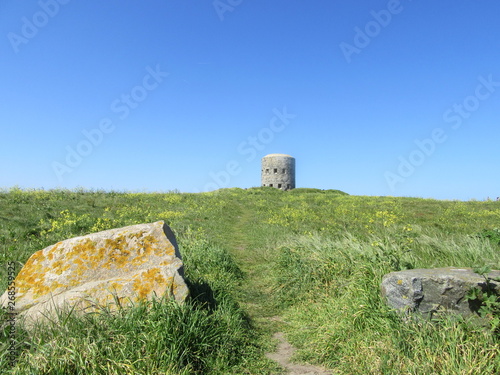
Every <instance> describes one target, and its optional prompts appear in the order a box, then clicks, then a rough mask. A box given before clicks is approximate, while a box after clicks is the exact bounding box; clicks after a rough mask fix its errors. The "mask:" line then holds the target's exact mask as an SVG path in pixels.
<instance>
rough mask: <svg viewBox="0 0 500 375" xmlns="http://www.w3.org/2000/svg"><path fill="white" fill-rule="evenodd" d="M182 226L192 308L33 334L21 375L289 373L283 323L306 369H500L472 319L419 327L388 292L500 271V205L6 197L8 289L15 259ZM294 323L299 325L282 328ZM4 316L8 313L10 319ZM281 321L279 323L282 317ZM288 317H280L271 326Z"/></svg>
mask: <svg viewBox="0 0 500 375" xmlns="http://www.w3.org/2000/svg"><path fill="white" fill-rule="evenodd" d="M157 220H164V221H166V222H167V223H168V224H169V225H170V226H171V227H172V229H173V231H174V232H175V234H176V236H177V240H178V243H179V248H180V251H181V254H182V255H183V260H184V263H185V275H186V279H187V282H188V284H189V288H190V291H191V298H190V300H189V301H188V302H186V303H185V304H183V305H178V304H175V303H173V302H172V301H169V300H165V299H163V300H161V299H160V300H156V301H150V302H145V303H141V304H137V305H135V306H133V307H131V308H127V309H123V310H121V311H119V312H118V313H113V314H112V313H110V312H107V311H105V310H104V311H103V312H102V313H101V314H94V315H86V316H83V317H80V316H75V315H69V316H68V315H64V314H67V313H65V312H64V311H62V312H61V314H62V315H61V317H62V321H63V322H65V323H64V324H48V325H45V326H43V327H39V329H38V330H36V331H35V332H32V331H30V332H29V333H28V332H27V331H25V330H23V328H22V326H21V325H19V327H18V336H17V341H18V348H17V349H18V353H19V357H18V361H19V362H18V364H17V365H16V366H15V367H14V368H12V369H9V365H8V364H7V362H6V352H7V351H6V347H7V345H9V338H8V337H7V332H6V329H2V330H0V371H4V372H7V373H11V374H169V375H170V374H197V373H198V374H278V373H280V370H279V368H278V366H277V365H276V364H273V363H272V362H271V361H269V360H267V359H266V358H265V356H264V351H265V350H266V349H269V348H270V346H271V344H270V342H271V340H270V337H271V334H272V330H273V329H274V330H276V329H283V330H284V331H285V333H286V335H287V337H288V339H289V340H290V341H291V342H292V343H293V344H294V345H295V346H297V347H298V348H299V350H298V351H297V352H296V353H297V355H296V359H297V360H299V361H308V362H313V363H319V364H322V365H324V366H327V367H329V368H331V369H333V372H334V373H336V374H497V373H500V364H499V358H500V342H499V341H500V339H499V337H498V335H497V334H494V333H492V332H490V331H488V330H487V329H483V328H480V327H477V326H475V325H473V324H469V322H467V321H464V320H461V319H459V318H454V319H442V320H441V321H438V322H433V323H432V324H431V323H429V322H423V321H420V322H418V321H403V320H401V319H400V317H399V316H398V315H397V314H395V313H393V312H392V311H390V310H389V308H388V307H387V306H386V304H385V302H384V301H383V300H382V299H381V296H380V282H381V279H382V276H383V275H384V274H386V273H388V272H391V271H395V270H401V269H406V268H428V267H446V266H457V267H480V266H489V267H491V268H492V269H499V268H500V244H499V241H498V238H499V236H498V228H499V227H500V202H491V201H488V202H458V201H435V200H427V199H418V198H394V197H356V196H349V195H346V194H345V193H342V192H340V191H336V190H327V191H324V190H318V189H296V190H292V191H290V192H282V191H280V190H277V189H272V188H252V189H248V190H243V189H222V190H220V191H217V192H212V193H201V194H180V193H178V192H167V193H150V194H146V193H135V192H103V191H86V190H83V189H79V190H74V191H67V190H55V191H43V190H34V191H24V190H21V189H18V188H12V189H7V190H4V191H0V288H1V289H2V290H4V289H5V287H6V279H7V278H6V276H7V262H9V261H14V262H15V263H16V264H17V265H18V267H17V268H18V269H20V267H21V266H22V265H23V264H24V263H25V262H26V260H27V259H28V258H29V256H30V255H31V254H33V253H34V252H35V251H37V250H39V249H42V248H45V247H46V246H49V245H51V244H53V243H56V242H58V241H60V240H64V239H66V238H70V237H74V236H78V235H83V234H87V233H91V232H96V231H100V230H105V229H109V228H117V227H122V226H125V225H131V224H136V223H143V222H153V221H157ZM275 316H281V320H282V321H284V323H276V321H277V320H276V319H269V318H273V317H275ZM0 320H1V317H0ZM278 320H279V319H278ZM270 321H272V323H270Z"/></svg>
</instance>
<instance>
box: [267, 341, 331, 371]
mask: <svg viewBox="0 0 500 375" xmlns="http://www.w3.org/2000/svg"><path fill="white" fill-rule="evenodd" d="M273 338H274V339H277V340H278V342H279V344H278V350H277V351H276V352H275V353H267V354H266V357H267V358H269V359H272V360H273V361H276V362H278V363H279V364H280V365H281V366H282V367H284V368H285V369H286V370H287V371H288V374H290V375H333V372H328V371H327V370H324V369H322V368H320V367H316V366H312V365H299V364H296V363H291V362H290V358H291V357H292V355H293V353H294V352H295V348H294V347H293V346H292V345H290V343H289V342H288V341H286V339H285V335H284V334H283V332H276V333H275V334H274V335H273Z"/></svg>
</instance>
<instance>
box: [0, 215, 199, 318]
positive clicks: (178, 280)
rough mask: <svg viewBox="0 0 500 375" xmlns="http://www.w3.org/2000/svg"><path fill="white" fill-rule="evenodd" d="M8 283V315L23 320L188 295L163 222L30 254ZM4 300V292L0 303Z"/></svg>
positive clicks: (170, 234) (79, 239)
mask: <svg viewBox="0 0 500 375" xmlns="http://www.w3.org/2000/svg"><path fill="white" fill-rule="evenodd" d="M14 284H15V288H16V293H15V296H14V297H15V307H14V310H13V311H12V310H11V311H9V312H11V313H20V314H21V315H20V316H22V317H24V318H25V319H26V320H27V321H36V320H38V319H40V318H43V317H45V316H49V315H51V313H52V312H54V309H61V308H74V311H77V312H93V311H98V310H99V309H100V308H102V307H103V306H104V307H107V308H108V309H110V310H116V309H117V307H118V304H120V305H122V306H126V305H128V304H130V303H135V302H137V301H139V300H142V299H150V298H152V297H153V296H157V297H162V296H165V295H167V296H170V297H172V298H174V299H175V300H176V301H179V302H182V301H184V300H185V299H186V297H187V295H188V293H189V291H188V288H187V285H186V283H185V282H184V279H183V264H182V260H181V256H180V253H179V250H178V247H177V243H176V240H175V236H174V234H173V232H172V231H171V229H170V228H169V227H168V226H167V225H166V224H164V222H163V221H158V222H155V223H151V224H138V225H132V226H128V227H124V228H119V229H111V230H107V231H103V232H99V233H93V234H89V235H86V236H82V237H75V238H71V239H68V240H65V241H61V242H58V243H56V244H55V245H51V246H49V247H47V248H45V249H43V250H40V251H37V252H36V253H34V254H33V255H32V256H31V257H30V258H29V259H28V261H27V262H26V264H25V265H24V267H23V268H22V269H21V271H20V272H19V274H18V275H17V277H16V279H15V280H14ZM8 301H9V296H8V293H7V291H6V292H5V293H4V294H3V295H2V296H1V297H0V305H1V306H2V307H6V306H7V305H8ZM10 306H12V304H11V305H10Z"/></svg>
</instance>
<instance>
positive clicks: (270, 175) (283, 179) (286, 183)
mask: <svg viewBox="0 0 500 375" xmlns="http://www.w3.org/2000/svg"><path fill="white" fill-rule="evenodd" d="M262 186H271V187H275V188H278V189H281V190H290V189H295V158H293V157H291V156H290V155H285V154H269V155H266V156H264V157H263V158H262Z"/></svg>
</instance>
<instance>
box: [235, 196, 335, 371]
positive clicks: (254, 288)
mask: <svg viewBox="0 0 500 375" xmlns="http://www.w3.org/2000/svg"><path fill="white" fill-rule="evenodd" d="M240 207H241V212H240V213H239V215H238V216H237V217H236V220H235V221H234V222H233V224H232V233H231V234H232V236H231V239H230V245H231V248H232V254H233V256H234V257H235V260H236V261H237V262H238V265H239V266H240V267H241V269H242V270H243V272H244V273H245V274H246V282H245V284H244V285H243V286H242V289H241V291H240V292H241V301H240V302H241V304H242V305H243V306H244V307H245V309H246V310H247V311H248V312H249V314H250V317H251V318H252V319H253V320H254V322H255V323H256V324H257V325H259V326H262V327H264V326H266V327H268V329H269V330H271V332H274V334H273V338H274V339H276V340H278V347H277V350H276V351H275V352H273V353H266V357H267V358H269V359H271V360H273V361H276V362H278V364H279V365H280V366H282V367H283V368H284V369H285V370H286V371H287V374H290V375H332V374H333V373H332V372H328V371H326V370H325V369H322V368H320V367H316V366H312V365H300V364H295V363H292V362H291V357H292V355H293V353H294V352H295V350H296V349H295V348H294V347H293V346H292V345H291V344H290V343H289V342H287V341H286V339H285V336H284V334H283V332H276V331H279V330H280V328H279V326H281V325H282V324H283V322H282V321H281V319H280V318H279V317H276V316H274V314H275V313H276V311H275V310H274V309H273V308H272V307H271V306H270V304H269V301H270V300H271V296H270V293H271V292H270V290H269V285H268V283H267V281H266V279H265V278H264V277H262V275H263V274H267V273H268V272H269V271H270V270H269V269H268V268H266V267H268V265H266V264H264V263H262V262H263V259H259V257H260V256H261V254H259V251H257V249H256V247H258V246H256V244H255V243H253V241H252V237H251V235H250V233H249V228H251V226H252V222H253V220H254V215H253V213H252V212H250V211H249V210H248V209H245V207H244V206H243V205H241V206H240ZM264 262H265V261H264Z"/></svg>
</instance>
